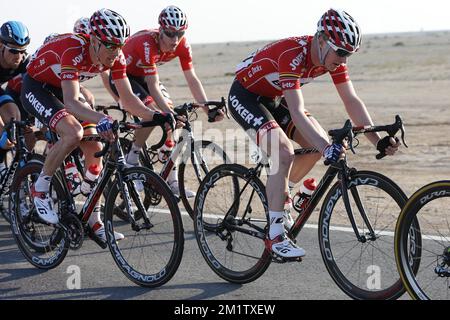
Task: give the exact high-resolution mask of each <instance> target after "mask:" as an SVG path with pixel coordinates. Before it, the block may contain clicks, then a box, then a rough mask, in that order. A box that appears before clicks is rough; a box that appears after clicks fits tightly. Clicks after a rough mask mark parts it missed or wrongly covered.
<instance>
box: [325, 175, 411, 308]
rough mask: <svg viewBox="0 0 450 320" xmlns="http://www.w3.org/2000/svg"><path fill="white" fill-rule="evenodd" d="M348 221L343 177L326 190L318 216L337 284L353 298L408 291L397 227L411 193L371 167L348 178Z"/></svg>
mask: <svg viewBox="0 0 450 320" xmlns="http://www.w3.org/2000/svg"><path fill="white" fill-rule="evenodd" d="M347 186H348V190H347V191H348V192H347V194H348V196H349V202H350V203H349V205H350V208H351V211H352V213H353V214H352V216H353V217H354V220H355V226H356V228H357V230H358V233H359V235H360V238H359V239H358V237H357V234H356V232H355V230H354V228H353V226H352V225H351V223H350V218H349V212H348V210H347V208H346V207H345V203H344V201H343V196H342V187H341V183H340V182H337V183H336V184H335V185H334V186H333V187H332V188H331V190H330V191H329V193H328V194H327V196H326V198H325V200H324V203H323V206H322V208H321V212H320V217H319V245H320V251H321V254H322V258H323V261H324V263H325V265H326V267H327V269H328V272H329V274H330V275H331V277H332V278H333V280H334V281H335V282H336V284H337V285H338V286H339V287H340V288H341V289H342V290H343V291H344V292H345V293H346V294H347V295H349V296H350V297H352V298H353V299H382V300H385V299H396V298H398V297H400V296H401V295H402V294H403V293H404V291H405V290H404V287H403V285H402V283H401V281H400V277H399V275H398V272H397V268H396V264H395V257H394V228H395V224H396V221H397V218H398V215H399V214H400V211H401V209H402V208H403V206H404V204H405V203H406V200H407V197H406V196H405V194H404V193H403V191H402V190H401V189H400V188H399V187H398V186H397V185H396V184H395V183H394V182H393V181H392V180H390V179H389V178H387V177H385V176H383V175H381V174H378V173H375V172H369V171H360V172H357V173H355V174H352V176H351V179H350V180H349V181H347Z"/></svg>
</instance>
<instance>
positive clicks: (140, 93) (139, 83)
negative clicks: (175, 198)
mask: <svg viewBox="0 0 450 320" xmlns="http://www.w3.org/2000/svg"><path fill="white" fill-rule="evenodd" d="M128 79H129V81H130V84H131V89H132V91H133V93H134V94H135V95H136V96H137V97H138V98H139V99H140V100H141V101H142V102H143V103H144V105H145V106H147V107H149V108H152V109H154V110H156V108H155V106H156V104H155V102H154V100H153V98H152V97H150V94H149V93H148V90H147V89H145V85H144V83H143V80H142V79H140V78H137V77H133V76H130V75H129V76H128ZM109 85H110V88H111V90H112V92H113V93H114V94H115V95H117V96H119V92H118V91H117V89H116V86H115V85H114V81H113V80H112V78H111V76H110V77H109ZM144 120H148V119H144ZM153 129H154V128H153V127H152V128H142V129H139V130H136V131H135V141H134V143H133V145H132V147H131V149H130V152H129V153H128V154H127V155H126V160H127V163H129V164H132V165H136V164H137V163H138V161H139V160H138V159H139V152H140V150H141V149H142V147H143V146H144V145H145V141H147V139H148V137H149V136H150V133H151V132H152V130H153Z"/></svg>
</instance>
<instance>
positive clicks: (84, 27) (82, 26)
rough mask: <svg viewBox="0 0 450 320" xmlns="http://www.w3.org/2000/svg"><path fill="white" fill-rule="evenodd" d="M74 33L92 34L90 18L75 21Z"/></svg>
mask: <svg viewBox="0 0 450 320" xmlns="http://www.w3.org/2000/svg"><path fill="white" fill-rule="evenodd" d="M73 32H74V33H84V34H90V33H91V28H90V27H89V18H85V17H82V18H80V19H78V20H77V21H75V24H74V26H73Z"/></svg>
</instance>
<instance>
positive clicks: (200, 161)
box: [97, 98, 231, 220]
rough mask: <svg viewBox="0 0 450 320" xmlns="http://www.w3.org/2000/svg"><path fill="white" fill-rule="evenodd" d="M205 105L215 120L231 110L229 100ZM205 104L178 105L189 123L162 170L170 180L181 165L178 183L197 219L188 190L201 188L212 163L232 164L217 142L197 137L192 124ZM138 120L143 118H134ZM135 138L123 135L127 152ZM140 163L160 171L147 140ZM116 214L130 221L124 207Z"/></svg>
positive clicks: (155, 151)
mask: <svg viewBox="0 0 450 320" xmlns="http://www.w3.org/2000/svg"><path fill="white" fill-rule="evenodd" d="M203 105H205V106H207V107H214V108H211V109H210V110H209V113H208V121H209V122H213V121H214V119H215V117H216V116H217V111H218V110H220V109H222V110H225V112H226V114H228V112H227V105H226V102H225V99H224V98H222V100H221V101H208V102H205V103H204V104H203ZM200 106H201V105H199V104H195V103H185V104H182V105H180V106H178V107H175V108H174V111H175V113H176V114H177V115H178V116H183V117H185V119H186V121H185V122H184V124H185V126H184V128H183V131H182V134H181V135H180V136H179V137H178V139H177V141H176V146H175V148H174V150H173V151H172V152H171V153H170V155H169V157H168V159H167V160H166V161H164V162H163V166H162V168H161V169H160V170H158V171H159V172H160V176H161V177H162V178H163V180H165V181H167V179H168V176H169V174H170V172H171V171H172V170H173V168H174V167H175V166H177V167H178V182H179V189H180V199H181V201H182V202H183V205H184V208H185V209H186V211H187V213H188V214H189V216H190V217H191V218H193V205H194V200H195V198H194V197H193V198H189V197H188V196H187V195H186V190H197V189H198V186H199V185H200V182H201V181H202V180H203V178H204V177H205V176H206V174H207V173H208V172H209V170H210V168H211V167H212V166H217V165H219V164H224V163H231V160H230V158H229V157H228V156H227V154H226V153H225V151H224V150H223V149H222V148H221V147H220V146H219V145H217V144H216V143H214V142H212V141H209V140H196V139H195V137H194V133H193V128H192V125H191V123H192V122H193V121H195V120H197V117H198V116H197V113H196V111H197V109H198V108H200ZM97 110H98V111H103V112H105V113H106V114H109V113H110V112H114V111H118V112H119V114H120V117H121V118H122V121H124V120H125V119H127V113H126V112H125V110H123V109H121V108H120V107H119V106H109V107H105V106H97ZM133 118H134V120H135V121H138V120H139V119H138V118H136V117H133ZM133 140H134V137H133V136H132V135H128V136H126V137H123V138H122V140H121V144H122V146H123V147H124V152H125V153H128V151H129V150H130V148H131V144H132V141H133ZM139 158H140V163H141V165H142V166H144V167H146V168H150V169H151V170H153V171H156V167H155V166H156V164H157V163H158V162H160V160H159V159H158V149H155V148H152V147H149V146H148V145H147V143H146V144H145V145H144V147H143V148H142V150H141V154H140V157H139ZM116 214H117V215H118V216H119V217H122V218H123V219H124V220H126V216H124V215H123V214H122V213H121V211H120V210H117V212H116Z"/></svg>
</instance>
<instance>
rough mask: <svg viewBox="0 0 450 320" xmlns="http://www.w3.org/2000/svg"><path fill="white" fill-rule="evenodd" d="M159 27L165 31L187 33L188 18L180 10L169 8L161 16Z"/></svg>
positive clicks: (173, 7)
mask: <svg viewBox="0 0 450 320" xmlns="http://www.w3.org/2000/svg"><path fill="white" fill-rule="evenodd" d="M158 21H159V25H160V26H161V28H163V29H164V30H171V31H185V30H186V29H187V28H188V21H187V17H186V15H185V14H184V12H183V11H181V9H180V8H178V7H175V6H168V7H167V8H164V10H163V11H161V13H160V15H159V19H158Z"/></svg>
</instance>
